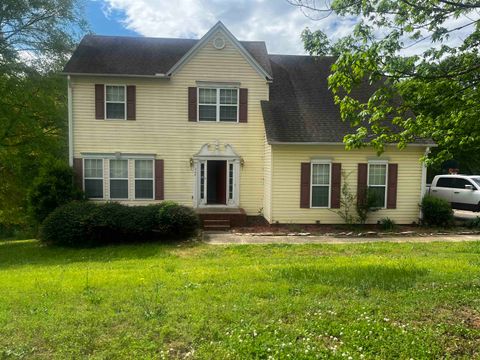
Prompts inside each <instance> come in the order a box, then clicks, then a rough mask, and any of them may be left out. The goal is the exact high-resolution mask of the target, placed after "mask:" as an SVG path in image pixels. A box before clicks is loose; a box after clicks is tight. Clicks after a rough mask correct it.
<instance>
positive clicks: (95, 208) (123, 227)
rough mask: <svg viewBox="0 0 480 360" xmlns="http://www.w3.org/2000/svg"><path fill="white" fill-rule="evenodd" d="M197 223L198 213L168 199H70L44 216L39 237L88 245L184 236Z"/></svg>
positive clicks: (66, 244) (56, 242)
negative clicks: (132, 202)
mask: <svg viewBox="0 0 480 360" xmlns="http://www.w3.org/2000/svg"><path fill="white" fill-rule="evenodd" d="M198 227H199V221H198V217H197V215H196V213H195V212H194V211H193V210H192V209H190V208H187V207H185V206H180V205H177V204H175V203H171V202H166V203H165V204H159V205H148V206H126V205H121V204H119V203H114V202H109V203H104V204H95V203H92V202H72V203H70V204H67V205H64V206H61V207H59V208H57V209H56V210H54V211H53V212H52V213H51V214H50V215H49V216H48V217H47V218H46V219H45V221H44V222H43V224H42V227H41V232H40V239H41V240H42V241H44V242H46V243H49V244H54V245H61V246H70V247H91V246H101V245H107V244H119V243H134V242H144V241H151V240H165V239H169V238H175V239H185V238H188V237H190V236H192V235H193V234H194V233H195V232H196V230H197V229H198Z"/></svg>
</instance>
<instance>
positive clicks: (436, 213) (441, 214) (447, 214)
mask: <svg viewBox="0 0 480 360" xmlns="http://www.w3.org/2000/svg"><path fill="white" fill-rule="evenodd" d="M421 208H422V213H423V223H424V224H426V225H430V226H442V227H448V226H451V225H452V224H453V210H452V206H451V204H450V203H449V202H448V201H446V200H444V199H439V198H436V197H433V196H430V195H427V196H425V197H424V198H423V200H422V205H421Z"/></svg>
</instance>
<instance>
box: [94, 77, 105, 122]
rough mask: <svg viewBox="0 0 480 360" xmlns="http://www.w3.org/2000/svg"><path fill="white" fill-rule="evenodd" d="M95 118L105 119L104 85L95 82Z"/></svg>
mask: <svg viewBox="0 0 480 360" xmlns="http://www.w3.org/2000/svg"><path fill="white" fill-rule="evenodd" d="M95 119H100V120H103V119H105V85H103V84H95Z"/></svg>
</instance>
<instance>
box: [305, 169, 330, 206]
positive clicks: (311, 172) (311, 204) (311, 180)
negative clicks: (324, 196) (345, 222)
mask: <svg viewBox="0 0 480 360" xmlns="http://www.w3.org/2000/svg"><path fill="white" fill-rule="evenodd" d="M313 165H328V166H329V170H328V206H313V187H314V186H323V187H325V186H326V185H320V184H316V185H315V184H313ZM331 202H332V162H331V161H325V160H320V161H319V160H316V161H310V208H312V209H330V207H331Z"/></svg>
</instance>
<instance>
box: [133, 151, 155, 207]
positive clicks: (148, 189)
mask: <svg viewBox="0 0 480 360" xmlns="http://www.w3.org/2000/svg"><path fill="white" fill-rule="evenodd" d="M135 199H153V160H135Z"/></svg>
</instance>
